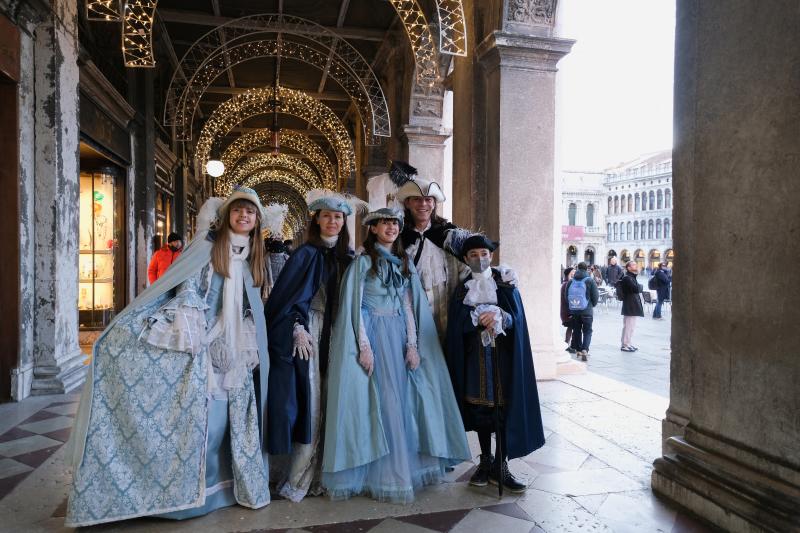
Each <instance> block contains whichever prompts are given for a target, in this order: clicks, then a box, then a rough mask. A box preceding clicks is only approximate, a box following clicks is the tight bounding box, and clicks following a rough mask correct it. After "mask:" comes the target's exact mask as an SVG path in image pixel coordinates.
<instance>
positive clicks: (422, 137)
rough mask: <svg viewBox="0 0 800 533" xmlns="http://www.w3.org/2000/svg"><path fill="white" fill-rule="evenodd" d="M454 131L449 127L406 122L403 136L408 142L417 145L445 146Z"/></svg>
mask: <svg viewBox="0 0 800 533" xmlns="http://www.w3.org/2000/svg"><path fill="white" fill-rule="evenodd" d="M452 135H453V131H452V130H451V129H449V128H437V127H431V126H416V125H411V124H406V125H405V126H403V138H404V139H405V140H406V141H407V142H408V144H410V145H411V144H413V145H417V146H440V147H441V146H444V143H445V142H447V139H449V138H450V137H452Z"/></svg>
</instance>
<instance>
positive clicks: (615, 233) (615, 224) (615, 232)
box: [611, 222, 619, 241]
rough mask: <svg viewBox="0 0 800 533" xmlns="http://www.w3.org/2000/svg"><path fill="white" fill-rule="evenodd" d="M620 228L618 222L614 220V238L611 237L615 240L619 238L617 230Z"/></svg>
mask: <svg viewBox="0 0 800 533" xmlns="http://www.w3.org/2000/svg"><path fill="white" fill-rule="evenodd" d="M618 229H619V228H617V223H616V222H614V238H613V239H611V240H613V241H616V240H617V235H618V233H617V231H618Z"/></svg>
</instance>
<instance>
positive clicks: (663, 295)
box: [653, 262, 672, 320]
mask: <svg viewBox="0 0 800 533" xmlns="http://www.w3.org/2000/svg"><path fill="white" fill-rule="evenodd" d="M653 279H654V280H655V290H656V293H657V298H658V300H657V301H656V306H655V308H654V309H653V318H655V319H656V320H661V307H662V306H663V305H664V301H665V300H669V294H670V288H671V285H672V272H670V271H669V270H668V269H667V264H666V263H663V262H662V263H659V264H658V269H657V270H656V271H655V273H653Z"/></svg>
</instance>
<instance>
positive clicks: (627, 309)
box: [617, 261, 644, 352]
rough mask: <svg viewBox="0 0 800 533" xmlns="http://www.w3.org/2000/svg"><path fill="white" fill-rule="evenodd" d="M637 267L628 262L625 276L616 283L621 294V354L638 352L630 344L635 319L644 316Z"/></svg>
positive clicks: (634, 263) (633, 263)
mask: <svg viewBox="0 0 800 533" xmlns="http://www.w3.org/2000/svg"><path fill="white" fill-rule="evenodd" d="M638 273H639V265H638V264H636V261H628V263H627V264H626V265H625V275H624V276H622V279H621V280H619V282H618V283H617V290H618V291H621V294H622V316H623V318H622V347H621V348H620V350H622V351H623V352H635V351H636V350H638V348H636V347H635V346H634V345H632V344H631V339H632V338H633V330H634V329H635V328H636V317H637V316H644V309H643V308H642V297H641V294H642V286H641V284H640V283H639V282H638V281H637V280H636V275H637V274H638Z"/></svg>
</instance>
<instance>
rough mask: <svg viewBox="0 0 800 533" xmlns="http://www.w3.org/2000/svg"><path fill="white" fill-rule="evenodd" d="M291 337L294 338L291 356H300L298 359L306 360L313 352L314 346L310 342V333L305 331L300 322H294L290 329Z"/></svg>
mask: <svg viewBox="0 0 800 533" xmlns="http://www.w3.org/2000/svg"><path fill="white" fill-rule="evenodd" d="M292 339H293V340H294V349H293V350H292V356H293V357H297V356H298V355H299V356H300V359H303V360H304V361H308V360H309V359H311V355H312V354H313V353H314V346H313V345H312V344H311V340H312V339H311V334H310V333H309V332H307V331H306V328H304V327H303V325H302V324H299V323H298V324H295V325H294V331H292Z"/></svg>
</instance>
